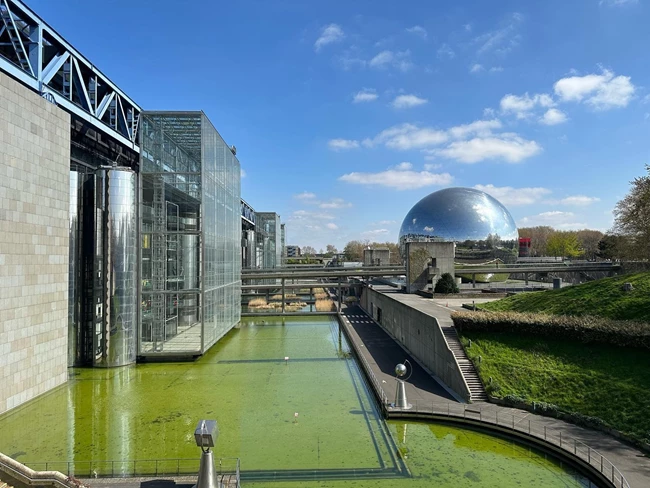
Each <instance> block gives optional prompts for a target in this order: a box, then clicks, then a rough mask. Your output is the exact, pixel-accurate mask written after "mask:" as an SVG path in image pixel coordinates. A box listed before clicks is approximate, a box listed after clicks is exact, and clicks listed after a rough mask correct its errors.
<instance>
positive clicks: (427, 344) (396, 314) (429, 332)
mask: <svg viewBox="0 0 650 488" xmlns="http://www.w3.org/2000/svg"><path fill="white" fill-rule="evenodd" d="M359 303H360V305H361V307H362V308H363V309H364V310H365V311H366V313H368V315H371V316H372V318H373V319H374V320H375V321H377V322H378V323H379V324H380V325H381V326H382V327H383V328H384V329H385V330H386V331H387V332H388V333H389V334H390V335H391V336H393V338H395V339H396V340H397V341H398V342H399V343H400V344H401V345H402V347H404V348H405V349H406V350H408V351H409V352H410V353H411V354H412V355H413V356H414V357H415V358H417V359H418V360H419V361H420V362H421V363H422V364H423V365H424V366H425V367H426V368H427V369H429V370H430V371H431V372H432V373H433V374H435V375H436V376H437V377H438V379H440V380H441V381H442V382H443V383H444V384H445V385H446V386H447V387H448V388H449V389H450V390H452V391H454V392H455V393H456V394H457V395H458V396H460V397H461V398H463V399H464V400H465V401H469V399H470V392H469V388H468V387H467V383H465V380H464V378H463V374H462V373H461V371H460V367H459V366H458V363H457V362H456V358H455V357H454V353H453V352H452V351H451V349H449V346H448V345H447V341H446V340H445V337H444V335H443V333H442V329H441V328H440V324H439V323H438V321H437V320H436V319H435V317H431V316H430V315H427V314H425V313H422V312H420V311H419V310H416V309H414V308H411V307H409V306H408V305H404V304H403V303H400V302H398V301H396V300H393V299H392V298H391V297H389V296H387V295H384V294H382V293H379V292H377V291H375V290H373V289H370V288H364V289H363V291H362V293H361V300H360V302H359Z"/></svg>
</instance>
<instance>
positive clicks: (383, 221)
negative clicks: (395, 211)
mask: <svg viewBox="0 0 650 488" xmlns="http://www.w3.org/2000/svg"><path fill="white" fill-rule="evenodd" d="M396 223H397V221H396V220H380V221H379V222H377V225H394V224H396Z"/></svg>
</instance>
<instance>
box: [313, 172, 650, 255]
mask: <svg viewBox="0 0 650 488" xmlns="http://www.w3.org/2000/svg"><path fill="white" fill-rule="evenodd" d="M645 170H646V172H647V175H645V176H640V177H638V178H635V179H634V180H633V181H631V182H630V185H631V189H630V191H629V193H628V194H627V195H626V196H625V198H623V199H622V200H620V201H619V202H618V203H617V204H616V207H615V208H614V226H613V227H612V229H611V230H609V231H608V232H607V233H606V234H605V233H603V232H600V231H598V230H592V229H582V230H557V229H554V228H553V227H550V226H546V225H540V226H536V227H522V228H520V229H519V237H529V238H530V240H531V248H530V256H540V257H541V256H555V257H564V258H581V259H589V260H594V259H625V260H643V261H647V260H648V259H650V165H645ZM369 248H388V249H389V250H390V261H391V264H401V263H402V258H401V256H400V253H399V246H398V245H397V244H396V243H394V242H370V241H369V240H365V241H358V240H355V241H350V242H348V243H347V244H346V245H345V248H344V249H343V254H344V255H345V259H346V260H347V261H363V250H364V249H369ZM308 251H309V252H308ZM303 253H304V254H308V255H309V254H312V255H313V254H316V250H315V249H314V248H312V247H310V246H306V247H305V248H304V249H303ZM321 254H324V255H326V256H328V255H329V256H333V255H335V254H338V250H337V249H336V247H335V246H333V245H331V244H328V245H327V250H326V251H325V252H324V251H323V250H322V249H321Z"/></svg>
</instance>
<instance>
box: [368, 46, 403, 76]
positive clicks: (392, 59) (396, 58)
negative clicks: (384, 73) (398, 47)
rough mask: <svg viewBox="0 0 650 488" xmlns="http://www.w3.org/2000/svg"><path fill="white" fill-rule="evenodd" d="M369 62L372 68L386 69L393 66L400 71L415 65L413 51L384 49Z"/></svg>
mask: <svg viewBox="0 0 650 488" xmlns="http://www.w3.org/2000/svg"><path fill="white" fill-rule="evenodd" d="M368 64H369V65H370V67H371V68H377V69H386V68H389V67H393V68H395V69H398V70H400V71H408V70H410V69H411V68H412V67H413V63H412V62H411V51H409V50H408V49H407V50H406V51H397V52H393V51H388V50H386V51H382V52H380V53H379V54H377V55H376V56H375V57H374V58H372V59H371V60H370V61H369V62H368Z"/></svg>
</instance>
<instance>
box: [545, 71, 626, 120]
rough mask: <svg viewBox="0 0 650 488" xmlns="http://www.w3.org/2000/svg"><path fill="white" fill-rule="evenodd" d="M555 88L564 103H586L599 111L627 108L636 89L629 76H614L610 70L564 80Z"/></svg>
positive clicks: (554, 86) (558, 82)
mask: <svg viewBox="0 0 650 488" xmlns="http://www.w3.org/2000/svg"><path fill="white" fill-rule="evenodd" d="M553 88H554V90H555V94H556V95H557V96H559V97H560V99H561V100H562V101H565V102H583V101H584V102H585V103H586V104H588V105H591V106H592V107H593V108H595V109H597V110H607V109H611V108H616V107H626V106H627V105H628V104H629V103H630V100H632V97H633V96H634V91H635V89H636V87H635V86H634V85H633V84H632V83H631V82H630V77H629V76H614V73H613V72H612V71H609V70H603V72H602V73H601V74H599V75H596V74H589V75H585V76H570V77H567V78H562V79H560V80H558V81H557V82H556V83H555V85H553Z"/></svg>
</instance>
